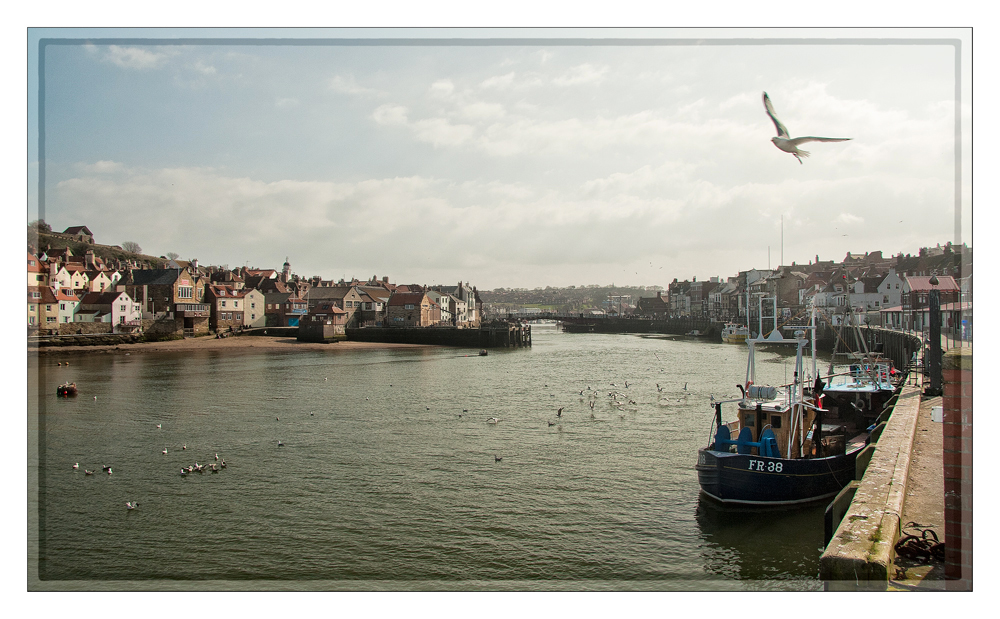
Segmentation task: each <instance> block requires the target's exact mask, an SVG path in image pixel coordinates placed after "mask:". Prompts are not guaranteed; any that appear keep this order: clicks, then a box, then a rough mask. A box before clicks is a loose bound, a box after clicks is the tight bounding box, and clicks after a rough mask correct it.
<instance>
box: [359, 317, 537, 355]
mask: <svg viewBox="0 0 1000 619" xmlns="http://www.w3.org/2000/svg"><path fill="white" fill-rule="evenodd" d="M347 339H348V341H354V342H383V343H394V344H429V345H433V346H455V347H459V348H480V349H483V348H521V347H529V346H531V325H527V324H524V325H521V324H516V323H507V322H501V323H493V324H487V325H483V326H481V327H480V328H478V329H459V328H457V327H431V328H427V327H423V328H421V327H412V328H407V327H362V328H350V329H347Z"/></svg>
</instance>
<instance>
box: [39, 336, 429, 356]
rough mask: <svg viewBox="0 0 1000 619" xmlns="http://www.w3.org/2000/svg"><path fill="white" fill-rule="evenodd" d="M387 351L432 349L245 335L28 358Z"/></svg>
mask: <svg viewBox="0 0 1000 619" xmlns="http://www.w3.org/2000/svg"><path fill="white" fill-rule="evenodd" d="M388 348H431V346H428V345H425V344H388V343H381V342H331V343H329V344H321V343H318V342H299V341H298V340H296V339H295V338H294V337H267V336H260V335H254V336H251V335H244V336H241V337H226V338H222V339H216V338H215V337H192V338H186V339H183V340H170V341H165V342H143V343H138V344H115V345H111V346H48V347H34V346H29V347H28V354H34V353H38V354H41V355H79V354H101V353H126V352H127V353H130V354H131V353H142V352H185V351H195V350H226V351H233V352H257V351H267V352H289V351H300V350H309V351H326V352H336V351H345V350H373V349H388Z"/></svg>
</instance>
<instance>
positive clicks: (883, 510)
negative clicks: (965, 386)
mask: <svg viewBox="0 0 1000 619" xmlns="http://www.w3.org/2000/svg"><path fill="white" fill-rule="evenodd" d="M919 410H920V388H919V387H915V386H911V385H907V386H905V387H904V388H903V391H902V393H901V394H900V396H899V400H898V401H897V402H896V407H895V409H894V410H893V412H892V415H891V416H890V417H889V421H888V422H887V424H886V427H885V430H884V431H883V432H882V435H881V436H880V437H879V440H878V444H877V446H876V449H875V453H874V454H873V455H872V459H871V462H870V463H869V464H868V468H867V470H866V471H865V474H864V477H863V478H862V479H861V484H860V485H859V486H858V490H857V492H856V493H855V495H854V500H853V501H852V502H851V506H850V508H849V509H848V510H847V513H846V514H845V515H844V519H843V520H842V521H841V523H840V526H838V527H837V529H836V532H835V533H834V535H833V539H832V540H830V543H829V545H828V546H827V547H826V551H825V552H824V553H823V555H822V557H820V578H821V579H822V580H823V581H824V583H825V587H826V589H827V590H828V591H859V590H860V591H885V590H886V588H887V587H888V583H889V578H890V577H891V576H893V575H894V571H893V568H892V561H893V557H894V549H893V546H894V545H895V543H896V540H897V539H898V538H899V532H900V524H901V522H900V520H901V517H902V513H903V504H904V499H905V496H906V485H907V478H908V476H909V473H910V457H911V454H912V450H913V439H914V434H915V433H916V426H917V415H918V413H919Z"/></svg>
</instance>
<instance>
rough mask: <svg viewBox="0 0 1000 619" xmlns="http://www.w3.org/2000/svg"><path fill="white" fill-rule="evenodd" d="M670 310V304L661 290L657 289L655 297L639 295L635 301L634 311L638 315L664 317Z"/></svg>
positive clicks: (655, 317)
mask: <svg viewBox="0 0 1000 619" xmlns="http://www.w3.org/2000/svg"><path fill="white" fill-rule="evenodd" d="M669 312H670V305H669V304H668V303H667V300H666V299H664V298H663V291H661V290H657V291H656V296H655V297H639V300H638V301H636V302H635V313H636V314H638V315H640V316H649V317H651V318H654V319H662V318H666V317H667V315H668V313H669Z"/></svg>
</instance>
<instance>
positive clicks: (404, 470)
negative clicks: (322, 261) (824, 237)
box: [28, 325, 823, 591]
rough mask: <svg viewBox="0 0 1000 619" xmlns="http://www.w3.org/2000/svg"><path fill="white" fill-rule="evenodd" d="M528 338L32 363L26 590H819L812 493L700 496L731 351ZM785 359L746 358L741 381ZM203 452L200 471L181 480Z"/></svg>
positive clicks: (733, 361)
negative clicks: (798, 499)
mask: <svg viewBox="0 0 1000 619" xmlns="http://www.w3.org/2000/svg"><path fill="white" fill-rule="evenodd" d="M532 331H533V333H532V335H533V346H532V347H531V348H529V349H511V350H494V351H491V352H490V354H489V355H488V356H485V357H480V356H478V354H477V353H478V351H475V350H462V349H455V348H419V349H392V350H364V351H338V350H337V348H336V345H331V346H330V347H329V348H330V350H329V351H326V350H324V351H321V352H309V351H305V352H290V353H280V354H268V353H263V352H254V351H252V350H247V351H241V352H238V353H232V352H227V353H226V354H220V353H218V352H212V351H205V352H200V353H184V354H179V353H136V354H131V355H124V354H100V355H86V356H85V355H74V356H73V363H72V365H69V366H58V365H57V362H58V359H57V356H54V355H47V356H43V357H41V358H40V359H39V361H38V371H37V372H33V371H30V372H29V385H28V392H29V415H31V414H33V411H34V410H35V408H36V407H37V409H38V411H39V412H38V416H37V425H38V441H37V442H38V478H37V500H38V503H37V509H38V518H37V533H38V538H37V539H38V541H37V548H38V560H37V568H38V576H39V579H40V581H39V582H40V586H41V587H42V588H57V589H58V588H77V589H87V588H99V587H104V588H113V589H117V588H127V587H139V588H152V589H184V588H185V587H196V588H198V587H204V586H206V584H205V583H214V585H213V586H219V587H222V588H225V587H232V588H237V589H251V588H305V589H309V588H316V589H349V590H368V589H390V590H407V589H419V590H428V589H454V590H472V589H488V590H517V591H536V590H537V591H552V590H564V589H568V590H593V589H601V590H636V589H648V590H715V589H727V590H733V589H735V590H746V589H754V590H759V589H776V590H820V589H822V583H821V582H820V581H819V580H818V573H819V556H820V554H821V552H822V548H821V546H822V542H823V539H822V536H823V506H822V505H819V506H813V507H806V508H798V509H793V510H774V511H761V510H724V509H722V508H720V507H717V506H716V505H714V504H713V503H711V502H708V501H707V500H705V499H702V498H700V497H699V490H698V482H697V476H696V474H695V470H694V464H695V461H696V459H697V455H696V454H697V450H698V448H699V447H703V446H704V445H705V444H707V442H708V441H709V439H710V432H711V430H712V415H713V412H712V409H711V407H710V405H709V398H710V396H711V395H713V394H714V395H715V396H716V397H722V396H733V395H735V394H736V393H737V388H736V384H737V383H739V382H741V381H742V379H743V377H744V372H745V362H746V357H745V355H746V352H745V347H742V346H736V345H726V344H722V343H721V342H720V343H710V342H704V341H700V340H697V339H693V338H690V339H688V338H671V337H669V336H659V335H657V336H638V335H600V334H570V333H562V332H560V331H558V330H557V329H556V328H555V327H554V326H550V325H538V326H535V327H533V330H532ZM791 365H792V360H791V359H789V358H787V357H781V356H778V355H777V354H772V353H764V354H762V355H760V356H759V357H758V377H759V376H760V375H761V373H766V374H768V375H769V382H771V384H778V383H782V382H788V380H790V376H788V375H787V373H789V372H791V369H790V368H791ZM64 381H75V382H76V383H77V385H78V386H79V389H80V394H79V395H78V396H77V397H76V398H58V397H57V396H56V394H55V387H56V385H58V384H59V383H62V382H64ZM626 382H627V386H626ZM581 391H582V394H581ZM614 392H617V393H618V394H619V395H617V396H615V397H612V396H609V393H614ZM95 396H96V399H95ZM615 401H618V402H620V403H622V404H619V405H616V404H615ZM591 402H594V407H593V408H591V406H590V403H591ZM559 408H562V409H563V411H562V414H561V416H557V409H559ZM490 418H496V419H497V421H496V422H495V423H493V422H490V421H489V419H490ZM158 426H159V427H158ZM279 441H280V442H281V443H282V445H283V446H279ZM185 446H186V449H185V448H184V447H185ZM164 450H166V451H167V453H166V454H164V453H162V452H163V451H164ZM216 454H218V456H219V458H220V461H221V460H225V462H226V465H227V466H226V468H224V469H221V470H220V471H219V472H218V473H210V472H205V473H202V474H198V473H192V474H188V475H184V476H182V475H181V468H182V467H186V466H188V465H193V464H194V463H195V462H197V463H199V464H210V463H215V462H216V460H215V455H216ZM77 462H78V463H79V466H80V468H79V470H74V469H73V468H72V465H73V464H74V463H77ZM103 466H110V467H111V469H112V474H110V475H109V474H107V473H105V472H104V471H103V470H102V467H103ZM84 469H87V470H91V471H95V473H94V474H93V475H90V476H88V475H85V473H84ZM29 490H31V489H30V488H29ZM127 501H137V502H138V507H137V508H136V509H133V510H129V509H127V508H126V505H125V504H126V502H127ZM32 505H33V501H29V507H31V506H32ZM29 567H30V566H29ZM192 581H194V582H197V583H198V584H197V585H194V584H192Z"/></svg>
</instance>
